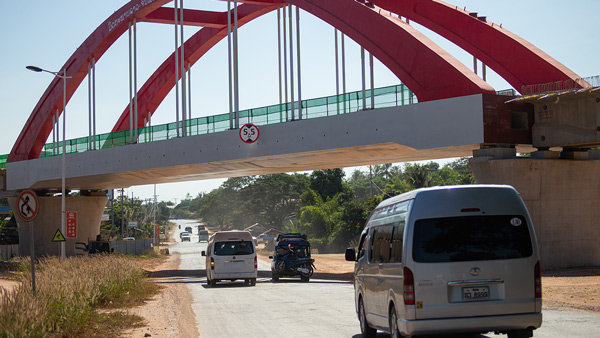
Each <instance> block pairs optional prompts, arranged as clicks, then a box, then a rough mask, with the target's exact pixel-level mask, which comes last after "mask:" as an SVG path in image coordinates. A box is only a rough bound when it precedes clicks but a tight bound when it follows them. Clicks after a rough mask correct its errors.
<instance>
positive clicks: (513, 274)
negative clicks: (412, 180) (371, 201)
mask: <svg viewBox="0 0 600 338" xmlns="http://www.w3.org/2000/svg"><path fill="white" fill-rule="evenodd" d="M346 260H350V261H356V264H355V270H354V290H355V305H356V311H357V314H358V319H359V321H360V328H361V332H362V334H363V336H364V337H373V336H375V333H376V331H377V330H381V331H386V332H389V333H391V334H392V337H400V336H412V335H429V334H454V333H486V332H490V331H492V332H500V333H506V334H508V337H509V338H515V337H531V336H533V330H534V329H537V328H539V327H540V326H541V324H542V285H541V266H540V255H539V249H538V246H537V240H536V238H535V233H534V230H533V226H532V223H531V219H530V217H529V213H528V212H527V209H526V207H525V204H524V203H523V200H522V199H521V197H520V196H519V194H518V193H517V191H516V190H515V189H514V188H513V187H511V186H506V185H464V186H442V187H435V188H424V189H418V190H415V191H411V192H408V193H405V194H401V195H398V196H395V197H392V198H390V199H387V200H385V201H383V202H381V203H380V204H379V205H378V206H377V208H376V209H375V210H374V211H373V213H372V215H371V217H370V218H369V220H368V221H367V224H366V226H365V229H364V230H363V232H362V234H361V237H360V242H359V245H358V253H356V251H355V250H354V249H347V250H346Z"/></svg>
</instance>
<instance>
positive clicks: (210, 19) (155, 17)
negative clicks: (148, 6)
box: [140, 7, 227, 28]
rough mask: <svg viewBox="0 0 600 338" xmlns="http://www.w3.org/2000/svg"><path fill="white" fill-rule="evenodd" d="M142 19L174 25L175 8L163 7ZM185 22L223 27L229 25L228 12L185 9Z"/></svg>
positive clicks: (189, 24) (186, 23)
mask: <svg viewBox="0 0 600 338" xmlns="http://www.w3.org/2000/svg"><path fill="white" fill-rule="evenodd" d="M140 21H144V22H151V23H163V24H169V25H172V24H173V23H174V22H175V13H174V11H173V8H168V7H161V8H159V9H157V10H155V11H154V12H152V13H150V14H148V15H146V17H144V18H143V19H141V20H140ZM183 24H184V25H187V26H200V27H212V28H221V27H227V14H225V13H222V12H210V11H199V10H193V9H184V10H183Z"/></svg>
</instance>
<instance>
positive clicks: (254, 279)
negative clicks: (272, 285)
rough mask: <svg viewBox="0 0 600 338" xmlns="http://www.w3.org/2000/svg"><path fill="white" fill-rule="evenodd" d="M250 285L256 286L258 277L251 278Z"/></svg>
mask: <svg viewBox="0 0 600 338" xmlns="http://www.w3.org/2000/svg"><path fill="white" fill-rule="evenodd" d="M250 285H251V286H256V278H252V279H250Z"/></svg>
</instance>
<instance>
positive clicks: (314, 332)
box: [170, 220, 600, 338]
mask: <svg viewBox="0 0 600 338" xmlns="http://www.w3.org/2000/svg"><path fill="white" fill-rule="evenodd" d="M175 222H176V223H178V224H181V230H179V229H177V228H176V232H175V234H174V238H175V239H176V240H177V241H178V242H179V231H183V229H184V228H185V227H186V226H192V227H193V228H194V234H193V235H192V241H191V242H183V243H177V244H176V245H173V246H171V248H170V250H172V251H173V252H178V253H180V254H181V264H180V267H179V275H180V276H182V277H183V279H184V280H185V282H186V283H187V287H188V288H189V290H190V293H191V295H192V299H190V301H191V302H192V309H193V311H194V313H195V316H196V322H197V324H198V331H199V332H200V334H201V337H206V338H213V337H214V338H217V337H219V338H220V337H249V338H252V337H256V338H269V337H273V338H284V337H293V338H299V337H311V338H312V337H327V338H334V337H352V338H359V337H361V334H360V328H359V324H358V319H357V317H356V312H355V310H354V292H353V287H352V284H350V283H348V282H345V281H341V280H326V279H316V278H312V279H311V280H310V282H309V283H303V282H301V281H300V279H299V278H289V279H285V278H282V279H281V280H280V281H279V282H276V283H274V282H272V281H271V268H270V262H266V261H261V260H259V265H258V268H259V269H258V270H259V271H258V279H257V283H256V286H249V285H245V284H244V282H243V281H237V282H229V281H227V282H222V283H219V284H217V286H216V287H214V288H212V287H210V286H208V285H207V284H206V273H205V271H204V268H205V257H202V256H201V251H202V250H206V244H207V243H206V242H202V243H199V242H198V233H197V230H196V225H197V223H195V222H192V221H187V220H176V221H175ZM317 269H318V267H317ZM543 315H544V320H543V324H542V327H541V328H540V329H538V330H535V331H534V337H536V338H550V337H552V338H557V337H561V338H562V337H565V338H566V337H568V338H575V337H582V338H583V337H585V338H589V337H600V315H599V314H594V313H589V312H583V311H573V310H545V311H543ZM377 337H380V338H383V337H389V335H387V334H384V333H379V334H378V335H377ZM437 337H438V338H439V337H440V336H437ZM441 337H447V338H449V337H471V338H475V337H479V338H504V337H506V335H495V334H491V333H490V334H485V335H469V336H464V335H463V336H456V335H453V336H451V335H447V336H441Z"/></svg>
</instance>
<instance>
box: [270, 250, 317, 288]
mask: <svg viewBox="0 0 600 338" xmlns="http://www.w3.org/2000/svg"><path fill="white" fill-rule="evenodd" d="M285 249H287V253H285V254H281V253H279V254H277V255H276V256H275V259H274V262H273V263H274V264H273V265H272V267H273V269H272V271H271V273H272V279H273V280H274V281H278V280H279V277H293V276H298V275H299V276H300V279H301V280H302V281H304V282H308V281H309V280H310V277H311V276H312V275H313V272H314V270H315V269H316V268H315V265H314V261H315V260H314V259H312V258H310V254H308V255H307V254H306V253H307V248H305V247H298V246H295V247H294V246H293V245H291V244H289V245H288V246H287V248H285V247H284V250H285Z"/></svg>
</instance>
